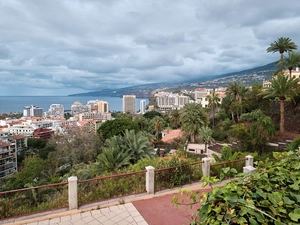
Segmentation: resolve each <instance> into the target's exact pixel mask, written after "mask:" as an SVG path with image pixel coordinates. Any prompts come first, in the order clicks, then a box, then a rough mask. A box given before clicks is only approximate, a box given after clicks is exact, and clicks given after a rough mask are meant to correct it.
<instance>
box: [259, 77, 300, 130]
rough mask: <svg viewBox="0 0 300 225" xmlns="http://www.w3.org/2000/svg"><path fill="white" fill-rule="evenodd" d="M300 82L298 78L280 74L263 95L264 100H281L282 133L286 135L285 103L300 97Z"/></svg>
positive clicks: (273, 78)
mask: <svg viewBox="0 0 300 225" xmlns="http://www.w3.org/2000/svg"><path fill="white" fill-rule="evenodd" d="M298 82H300V80H299V79H298V78H295V77H292V78H291V79H289V77H288V76H285V75H284V74H282V73H278V74H276V75H275V76H273V77H272V79H271V80H270V83H271V87H270V88H268V89H267V90H266V91H265V92H263V93H262V94H263V95H264V98H279V100H280V133H284V101H285V100H286V99H291V100H293V99H294V97H296V96H297V95H299V85H298Z"/></svg>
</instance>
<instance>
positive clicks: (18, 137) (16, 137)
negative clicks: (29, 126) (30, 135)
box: [12, 135, 26, 140]
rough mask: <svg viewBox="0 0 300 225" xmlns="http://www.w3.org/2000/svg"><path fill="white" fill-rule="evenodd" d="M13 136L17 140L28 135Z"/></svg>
mask: <svg viewBox="0 0 300 225" xmlns="http://www.w3.org/2000/svg"><path fill="white" fill-rule="evenodd" d="M12 138H13V139H15V140H18V139H24V138H26V136H24V135H13V136H12Z"/></svg>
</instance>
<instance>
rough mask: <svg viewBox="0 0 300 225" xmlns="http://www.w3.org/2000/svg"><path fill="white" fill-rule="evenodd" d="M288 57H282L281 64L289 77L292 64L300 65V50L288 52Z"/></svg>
mask: <svg viewBox="0 0 300 225" xmlns="http://www.w3.org/2000/svg"><path fill="white" fill-rule="evenodd" d="M288 54H289V57H284V60H283V62H282V63H283V66H284V67H286V68H287V69H288V70H289V72H290V78H291V77H292V70H293V67H294V66H296V67H297V66H300V52H289V53H288Z"/></svg>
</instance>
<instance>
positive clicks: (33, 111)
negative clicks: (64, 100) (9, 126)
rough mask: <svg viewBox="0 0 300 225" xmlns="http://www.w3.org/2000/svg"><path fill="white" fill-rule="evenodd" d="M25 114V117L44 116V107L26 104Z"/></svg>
mask: <svg viewBox="0 0 300 225" xmlns="http://www.w3.org/2000/svg"><path fill="white" fill-rule="evenodd" d="M23 116H24V117H30V116H34V117H42V116H43V109H42V108H40V107H38V106H34V105H31V106H25V107H24V109H23Z"/></svg>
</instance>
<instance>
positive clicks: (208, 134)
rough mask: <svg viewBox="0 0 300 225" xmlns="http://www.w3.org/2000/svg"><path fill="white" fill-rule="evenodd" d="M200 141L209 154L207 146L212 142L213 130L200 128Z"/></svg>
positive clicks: (206, 127)
mask: <svg viewBox="0 0 300 225" xmlns="http://www.w3.org/2000/svg"><path fill="white" fill-rule="evenodd" d="M199 139H200V140H201V141H203V142H204V144H205V153H207V145H208V144H209V143H210V142H211V141H212V129H210V128H209V127H208V126H205V127H200V128H199Z"/></svg>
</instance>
